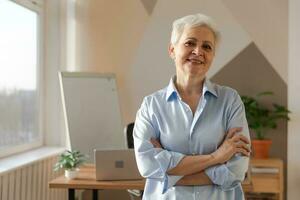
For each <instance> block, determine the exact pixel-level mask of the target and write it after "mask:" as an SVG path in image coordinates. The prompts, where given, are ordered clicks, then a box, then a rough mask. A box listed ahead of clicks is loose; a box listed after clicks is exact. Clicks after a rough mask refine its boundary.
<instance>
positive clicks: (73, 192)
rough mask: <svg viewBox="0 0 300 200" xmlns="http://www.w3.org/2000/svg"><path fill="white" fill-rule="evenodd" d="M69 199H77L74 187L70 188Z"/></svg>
mask: <svg viewBox="0 0 300 200" xmlns="http://www.w3.org/2000/svg"><path fill="white" fill-rule="evenodd" d="M68 199H69V200H75V189H72V188H69V189H68Z"/></svg>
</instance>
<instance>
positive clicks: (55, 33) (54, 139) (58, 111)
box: [43, 0, 69, 146]
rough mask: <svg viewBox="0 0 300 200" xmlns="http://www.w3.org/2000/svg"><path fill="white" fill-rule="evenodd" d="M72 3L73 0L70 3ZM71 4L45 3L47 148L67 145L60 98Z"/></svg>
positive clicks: (47, 0) (50, 0)
mask: <svg viewBox="0 0 300 200" xmlns="http://www.w3.org/2000/svg"><path fill="white" fill-rule="evenodd" d="M68 1H69V0H68ZM66 3H67V1H60V0H45V3H44V6H45V18H44V32H45V38H44V54H45V59H44V67H45V71H44V80H45V86H44V94H45V112H44V113H43V114H44V118H45V120H44V129H45V141H44V143H45V144H46V145H57V146H60V145H62V146H64V145H65V142H66V138H65V137H66V135H65V127H64V124H63V122H64V121H63V115H62V104H61V98H60V90H59V82H58V71H59V70H65V69H66V67H65V63H66V62H67V61H66V58H67V57H66V41H65V40H66V35H65V33H66V30H65V26H63V25H64V24H66V21H65V20H66V6H67V4H66Z"/></svg>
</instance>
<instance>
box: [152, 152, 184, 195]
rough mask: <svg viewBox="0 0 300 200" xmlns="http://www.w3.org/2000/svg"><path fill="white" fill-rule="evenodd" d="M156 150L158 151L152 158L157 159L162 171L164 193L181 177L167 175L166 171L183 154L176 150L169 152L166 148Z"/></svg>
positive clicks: (177, 161)
mask: <svg viewBox="0 0 300 200" xmlns="http://www.w3.org/2000/svg"><path fill="white" fill-rule="evenodd" d="M158 151H159V152H158V153H157V154H156V155H155V156H154V158H155V159H156V160H157V162H158V163H159V166H160V169H161V171H162V172H163V173H164V179H163V191H162V193H165V192H166V191H167V190H168V189H169V188H171V187H173V186H174V185H175V184H176V183H177V181H179V180H180V179H181V178H182V176H171V175H168V174H167V171H168V170H169V169H172V168H174V167H176V166H177V165H178V163H179V162H180V161H181V159H182V158H183V157H184V156H185V155H184V154H182V153H178V152H169V151H167V150H158ZM167 161H168V162H167Z"/></svg>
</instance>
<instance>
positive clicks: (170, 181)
mask: <svg viewBox="0 0 300 200" xmlns="http://www.w3.org/2000/svg"><path fill="white" fill-rule="evenodd" d="M182 177H183V176H171V175H168V174H166V176H165V178H164V181H163V190H162V194H164V193H165V192H166V191H167V190H168V189H170V188H171V187H173V186H174V185H175V184H176V183H177V181H179V180H180V179H181V178H182Z"/></svg>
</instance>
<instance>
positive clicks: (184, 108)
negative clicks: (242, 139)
mask: <svg viewBox="0 0 300 200" xmlns="http://www.w3.org/2000/svg"><path fill="white" fill-rule="evenodd" d="M174 78H175V77H174ZM174 78H172V79H171V81H170V83H169V85H168V86H167V87H166V88H164V89H162V90H159V91H157V92H155V93H153V94H151V95H149V96H147V97H145V98H144V100H143V103H142V105H141V108H140V109H139V111H138V112H137V116H136V121H135V127H134V146H135V155H136V160H137V165H138V168H139V171H140V173H141V175H142V176H143V177H145V178H146V185H145V188H144V195H143V199H144V200H164V199H165V200H175V199H179V200H196V199H197V200H198V199H203V200H208V199H213V200H214V199H216V200H240V199H244V195H243V191H242V187H241V181H242V180H243V179H244V177H245V174H246V172H247V169H248V162H249V158H248V157H245V156H241V155H240V154H237V155H235V156H233V157H232V158H231V159H230V160H229V161H228V162H226V163H225V164H219V165H215V166H212V167H209V168H207V169H205V173H206V174H207V176H208V177H209V178H210V179H211V181H212V182H213V185H205V186H175V184H176V182H177V181H178V180H179V179H181V178H182V176H172V175H168V174H167V171H168V170H169V169H172V168H174V167H175V166H176V165H177V164H178V163H179V162H180V160H181V159H182V158H183V157H184V156H185V155H192V154H201V155H206V154H210V153H212V152H214V151H215V150H216V149H217V148H218V146H219V145H220V144H221V143H222V141H223V139H224V136H225V134H226V132H227V131H228V130H229V129H230V128H234V127H242V128H243V130H242V133H241V134H243V135H245V136H246V137H247V138H249V139H250V137H249V130H248V124H247V121H246V117H245V110H244V105H243V103H242V101H241V98H240V96H239V95H238V93H237V92H236V91H235V90H233V89H231V88H229V87H224V86H220V85H217V84H213V83H211V82H210V81H209V80H205V82H204V85H203V93H202V96H201V98H200V101H199V104H198V107H197V109H196V111H195V113H194V116H193V113H192V111H191V109H190V107H189V106H188V105H187V104H186V103H185V102H183V101H182V99H181V98H180V96H179V93H178V92H177V90H176V88H175V86H174V83H173V82H174ZM152 137H153V138H157V139H159V141H160V142H161V145H162V147H163V149H160V148H154V147H153V145H152V143H151V142H150V138H152Z"/></svg>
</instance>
